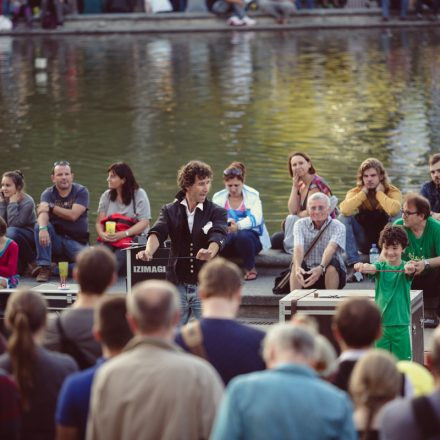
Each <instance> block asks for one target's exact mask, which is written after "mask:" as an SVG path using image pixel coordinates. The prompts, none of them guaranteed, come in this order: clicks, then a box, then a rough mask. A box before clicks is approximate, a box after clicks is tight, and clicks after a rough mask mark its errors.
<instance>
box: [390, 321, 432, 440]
mask: <svg viewBox="0 0 440 440" xmlns="http://www.w3.org/2000/svg"><path fill="white" fill-rule="evenodd" d="M431 341H432V351H431V352H428V355H427V364H428V367H429V368H431V371H432V373H433V375H434V378H435V387H436V388H435V391H434V392H433V393H432V394H430V395H429V396H423V397H418V398H415V399H413V400H408V399H398V400H395V401H393V402H390V403H389V404H388V405H386V406H385V408H384V409H383V412H382V418H381V426H382V430H381V431H382V438H383V439H384V440H402V439H411V440H419V439H428V438H430V439H435V438H438V435H439V433H440V423H439V420H440V328H439V327H437V328H436V329H435V330H434V333H433V335H432V339H431Z"/></svg>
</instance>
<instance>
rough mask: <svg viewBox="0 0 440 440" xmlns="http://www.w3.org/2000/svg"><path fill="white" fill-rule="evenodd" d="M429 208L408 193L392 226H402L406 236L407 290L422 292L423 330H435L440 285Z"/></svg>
mask: <svg viewBox="0 0 440 440" xmlns="http://www.w3.org/2000/svg"><path fill="white" fill-rule="evenodd" d="M430 213H431V206H430V204H429V202H428V200H426V199H425V198H424V197H423V196H421V195H419V194H416V193H409V194H407V195H406V196H405V199H404V202H403V210H402V218H401V219H399V220H396V222H395V224H396V225H403V228H404V229H405V231H406V233H407V234H408V239H409V244H408V247H407V248H406V249H405V250H404V252H403V256H402V258H403V260H405V261H410V260H411V261H412V262H413V263H414V266H415V268H416V276H415V277H414V279H413V282H412V285H411V288H412V289H413V290H423V306H424V309H425V311H424V315H425V318H429V321H428V322H426V321H425V326H429V327H436V326H437V325H438V322H439V321H438V314H439V313H440V302H439V294H438V286H439V282H440V269H439V267H440V223H439V222H438V221H437V220H434V219H433V218H432V217H430Z"/></svg>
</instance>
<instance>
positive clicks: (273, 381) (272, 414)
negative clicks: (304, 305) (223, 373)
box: [211, 324, 357, 440]
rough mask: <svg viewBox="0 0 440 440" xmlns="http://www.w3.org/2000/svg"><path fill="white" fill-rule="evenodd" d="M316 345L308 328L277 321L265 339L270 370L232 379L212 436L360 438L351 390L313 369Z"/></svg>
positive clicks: (217, 439)
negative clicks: (329, 380)
mask: <svg viewBox="0 0 440 440" xmlns="http://www.w3.org/2000/svg"><path fill="white" fill-rule="evenodd" d="M314 348H315V341H314V336H313V334H312V333H311V332H310V331H309V330H308V329H306V328H304V327H301V326H295V325H292V324H278V325H275V326H273V327H272V328H271V329H270V330H269V332H268V334H267V336H266V338H265V341H264V351H263V356H264V359H265V361H266V365H267V367H268V370H266V371H259V372H255V373H250V374H247V375H243V376H239V377H236V378H235V379H233V380H232V381H231V382H230V384H229V385H228V387H227V390H226V394H225V396H224V399H223V401H222V404H221V406H220V410H219V412H218V414H217V419H216V421H215V424H214V428H213V431H212V434H211V439H212V440H226V439H227V440H233V439H244V440H245V439H252V440H259V439H261V440H263V439H264V440H267V439H282V438H299V439H307V440H314V439H316V440H323V439H336V438H337V439H340V440H345V439H353V440H354V439H357V434H356V431H355V428H354V425H353V420H352V407H351V403H350V400H349V398H348V396H347V394H346V393H344V392H343V391H340V390H338V389H337V388H335V387H334V386H333V385H331V384H329V383H327V382H324V381H323V380H321V379H320V378H319V377H318V376H317V374H316V373H315V372H314V371H313V370H312V369H311V368H310V364H311V362H312V361H313V357H314Z"/></svg>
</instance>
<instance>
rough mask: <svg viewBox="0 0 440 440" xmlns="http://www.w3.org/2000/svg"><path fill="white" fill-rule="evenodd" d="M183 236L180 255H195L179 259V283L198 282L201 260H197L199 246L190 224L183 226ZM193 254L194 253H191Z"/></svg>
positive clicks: (177, 267) (177, 270)
mask: <svg viewBox="0 0 440 440" xmlns="http://www.w3.org/2000/svg"><path fill="white" fill-rule="evenodd" d="M182 230H183V231H182V236H181V237H180V240H181V244H180V254H179V257H193V258H182V259H179V260H178V261H177V265H176V275H177V280H178V282H179V283H188V284H197V274H198V273H199V270H200V268H201V261H200V260H196V255H197V252H198V251H199V249H198V248H196V247H195V243H194V241H193V240H192V237H191V235H190V233H189V229H188V226H186V228H182ZM191 254H192V255H191Z"/></svg>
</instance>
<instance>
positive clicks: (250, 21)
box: [241, 15, 257, 26]
mask: <svg viewBox="0 0 440 440" xmlns="http://www.w3.org/2000/svg"><path fill="white" fill-rule="evenodd" d="M241 21H242V22H243V24H244V25H245V26H255V25H256V24H257V21H256V20H254V19H253V18H250V17H248V16H247V15H245V16H244V17H243V18H242V19H241Z"/></svg>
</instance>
